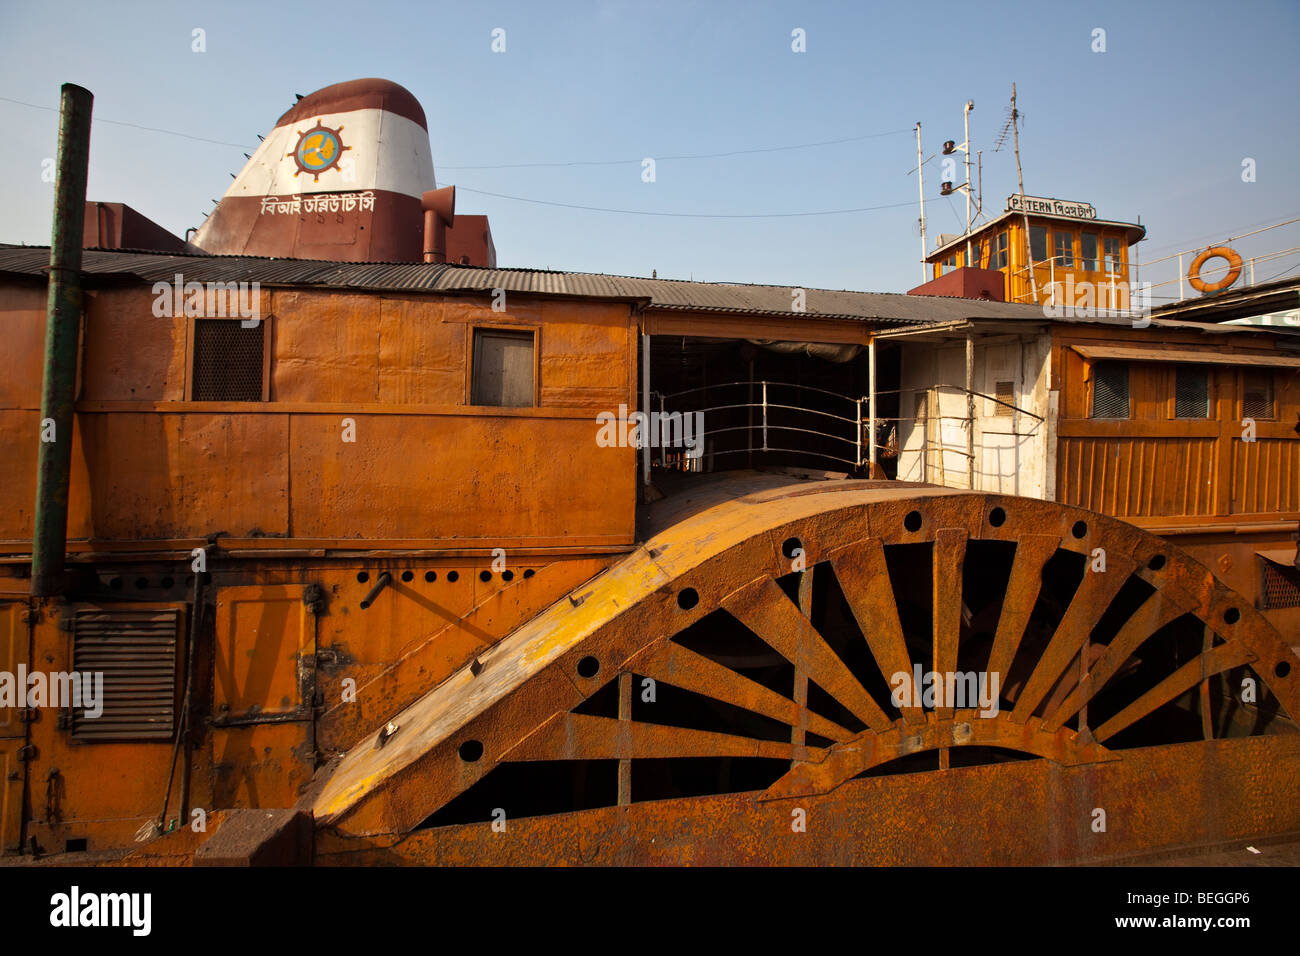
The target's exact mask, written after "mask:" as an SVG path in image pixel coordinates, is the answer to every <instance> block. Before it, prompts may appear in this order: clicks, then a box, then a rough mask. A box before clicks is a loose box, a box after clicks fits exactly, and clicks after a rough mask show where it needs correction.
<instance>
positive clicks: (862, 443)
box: [651, 380, 1046, 469]
mask: <svg viewBox="0 0 1300 956" xmlns="http://www.w3.org/2000/svg"><path fill="white" fill-rule="evenodd" d="M742 385H743V386H745V387H746V388H755V386H757V388H756V389H755V391H757V392H758V394H757V395H755V396H754V401H750V402H730V403H727V404H723V405H711V406H704V407H701V408H689V407H686V408H683V407H680V406H679V407H677V408H674V409H673V410H672V411H671V412H670V411H668V408H669V402H668V399H670V398H678V399H679V398H681V397H682V396H684V395H694V394H696V393H699V392H708V391H709V390H711V389H723V388H735V387H737V386H742ZM781 388H797V389H802V390H805V391H808V392H815V393H819V394H822V395H828V396H830V397H832V398H835V399H838V400H840V401H844V402H848V403H850V404H852V405H853V408H854V415H853V417H852V418H848V417H846V416H843V415H836V414H835V413H833V412H828V411H824V410H822V409H820V408H805V407H802V406H799V405H788V404H785V403H782V402H772V401H770V400H769V389H781ZM930 390H935V391H948V392H955V393H958V394H962V395H970V396H973V397H977V398H982V399H985V400H987V401H989V402H992V403H993V404H995V405H998V406H1001V407H1003V408H1009V409H1011V410H1012V411H1013V412H1015V413H1018V414H1020V415H1024V416H1027V417H1028V418H1031V419H1033V420H1034V421H1035V423H1036V424H1035V425H1034V426H1033V427H1032V428H1031V429H1030V430H1029V431H1027V432H1023V433H1021V432H1017V433H1016V434H1023V435H1024V436H1029V435H1032V434H1033V433H1034V432H1035V431H1037V428H1038V423H1042V422H1045V421H1046V418H1045V417H1044V416H1042V415H1039V414H1037V413H1036V412H1031V411H1029V410H1028V409H1025V408H1021V407H1020V406H1018V405H1016V404H1014V403H1012V402H1008V401H1005V400H1003V399H1001V398H998V397H997V396H995V395H988V394H986V393H984V392H979V391H976V390H974V389H967V388H966V387H964V386H961V385H951V384H948V383H943V382H940V383H934V384H929V385H921V386H909V387H905V388H897V389H883V390H880V391H877V392H876V395H877V396H880V395H902V394H903V393H904V392H908V393H915V392H920V391H925V392H929V391H930ZM651 395H652V396H656V397H657V399H658V411H659V413H660V414H661V415H669V414H690V413H694V412H700V413H702V414H704V415H705V416H706V421H707V418H708V415H709V413H711V412H728V411H729V412H737V411H746V410H748V411H756V412H757V415H752V416H751V417H750V420H749V421H748V422H746V423H744V424H740V425H723V427H720V428H718V427H715V428H709V427H704V428H703V429H702V430H701V432H700V433H699V435H700V438H701V440H703V438H705V437H709V438H716V437H717V436H719V435H724V434H727V433H734V432H744V433H746V434H748V435H750V436H751V441H750V443H749V445H748V447H743V448H722V449H715V448H710V449H709V450H708V454H709V455H710V456H715V455H716V456H721V455H734V454H738V453H741V452H743V453H745V454H749V455H752V454H755V453H760V454H762V453H773V452H775V453H779V454H791V455H810V456H813V457H815V458H825V459H830V460H833V461H838V462H843V463H844V464H847V465H851V466H853V467H855V468H860V467H862V466H863V465H864V464H865V463H866V460H867V459H868V457H869V454H870V450H871V449H872V448H873V447H874V448H876V449H885V448H888V447H890V446H889V445H884V444H881V443H880V442H879V441H877V439H876V435H875V434H874V430H873V429H871V428H870V427H869V426H870V425H871V424H872V422H874V423H875V424H876V426H879V425H880V424H882V423H885V422H896V423H899V424H901V423H902V422H905V421H910V422H918V421H922V420H928V419H932V420H935V421H958V422H965V423H966V427H968V428H969V427H972V425H973V422H972V421H971V418H970V416H969V415H942V414H936V415H929V414H927V415H925V416H923V418H918V417H916V416H903V415H898V416H882V415H876V416H875V417H874V418H871V417H870V416H864V414H863V411H864V405H868V404H869V403H870V398H869V397H861V398H851V397H849V396H846V395H841V394H839V393H837V392H832V391H830V390H828V389H824V388H818V387H816V386H813V385H801V384H797V383H794V382H771V381H767V380H763V381H755V382H740V381H737V382H715V383H713V384H711V385H702V386H697V387H694V388H688V389H682V390H681V391H678V392H672V393H663V392H652V393H651ZM674 404H675V403H674ZM776 411H781V412H789V413H794V414H805V415H816V416H819V417H820V418H829V419H832V420H834V421H836V422H843V423H844V424H845V425H848V426H852V428H853V437H852V438H849V437H847V436H846V435H843V434H833V433H832V432H829V431H823V430H821V429H819V428H803V427H800V426H799V425H796V424H783V423H782V421H781V420H777V421H773V420H772V412H776ZM782 418H783V419H784V418H786V416H782ZM787 420H788V419H787ZM846 431H847V429H846ZM869 431H870V432H872V433H871V434H864V432H869ZM776 432H781V433H797V434H801V435H811V436H813V437H814V438H818V439H825V440H828V441H834V442H840V443H843V444H846V445H853V446H854V450H855V457H854V458H851V459H850V458H845V457H843V456H840V455H835V454H831V453H829V452H827V451H821V450H814V449H811V448H804V449H795V448H785V447H779V446H776V445H773V444H771V443H770V434H769V433H776ZM760 436H761V438H760ZM756 438H757V439H759V440H757V441H756V440H754V439H756ZM932 444H933V443H932V442H931V441H930V440H929V437H928V435H927V436H926V437H925V440H924V447H925V449H926V450H929V448H931V447H932ZM937 444H938V447H939V448H941V449H942V450H943V451H944V452H949V451H950V452H953V453H954V454H957V455H961V456H964V457H968V458H973V457H975V456H973V455H971V454H970V453H968V452H966V451H965V450H964V449H958V448H952V447H948V446H947V445H946V444H945V443H944V442H943V441H942V440H940V441H939V442H938V443H937ZM697 460H698V458H696V459H690V458H688V457H687V456H683V455H680V454H678V453H676V452H674V453H673V454H672V455H670V454H669V451H668V449H667V448H661V450H660V454H659V465H660V467H663V468H668V467H677V468H685V469H693V468H695V467H698V465H697V464H696V462H697Z"/></svg>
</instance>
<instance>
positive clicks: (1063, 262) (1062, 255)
mask: <svg viewBox="0 0 1300 956" xmlns="http://www.w3.org/2000/svg"><path fill="white" fill-rule="evenodd" d="M1052 255H1053V256H1054V257H1055V258H1056V264H1057V265H1058V266H1064V267H1065V268H1070V267H1072V266H1073V265H1074V233H1072V232H1056V231H1053V232H1052Z"/></svg>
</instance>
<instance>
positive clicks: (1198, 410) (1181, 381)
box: [1174, 365, 1210, 418]
mask: <svg viewBox="0 0 1300 956" xmlns="http://www.w3.org/2000/svg"><path fill="white" fill-rule="evenodd" d="M1174 417H1175V418H1209V417H1210V373H1209V371H1208V370H1206V369H1205V368H1204V367H1203V366H1199V365H1179V366H1177V367H1176V369H1175V371H1174Z"/></svg>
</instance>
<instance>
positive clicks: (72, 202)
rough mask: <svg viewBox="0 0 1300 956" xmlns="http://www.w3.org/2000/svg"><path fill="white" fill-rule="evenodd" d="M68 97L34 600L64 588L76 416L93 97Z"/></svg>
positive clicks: (48, 318)
mask: <svg viewBox="0 0 1300 956" xmlns="http://www.w3.org/2000/svg"><path fill="white" fill-rule="evenodd" d="M62 94H63V96H62V104H61V109H60V113H59V166H58V175H57V178H56V179H55V182H54V228H53V233H52V235H51V238H50V278H49V296H48V299H47V302H46V308H45V372H44V379H43V381H42V385H41V421H40V432H39V440H40V451H39V458H38V463H37V473H36V532H35V536H34V538H33V540H32V596H33V597H49V596H51V595H54V594H58V593H59V592H60V591H61V589H62V585H63V582H64V561H65V559H66V557H67V553H66V552H67V548H68V476H69V474H70V472H71V469H72V413H73V403H74V402H75V401H76V386H77V345H78V338H79V336H80V332H81V234H82V227H83V224H84V221H85V217H86V175H87V169H88V166H89V163H90V110H91V105H92V103H93V102H94V97H93V96H92V95H91V93H90V91H89V90H85V89H82V88H81V87H80V86H74V85H73V84H71V83H65V84H63V90H62Z"/></svg>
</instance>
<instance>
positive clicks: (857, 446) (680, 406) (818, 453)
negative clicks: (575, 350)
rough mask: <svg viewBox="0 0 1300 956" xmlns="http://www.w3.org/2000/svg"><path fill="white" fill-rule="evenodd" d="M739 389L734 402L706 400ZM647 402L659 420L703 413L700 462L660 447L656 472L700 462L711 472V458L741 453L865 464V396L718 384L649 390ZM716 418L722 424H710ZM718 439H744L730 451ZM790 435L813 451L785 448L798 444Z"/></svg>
mask: <svg viewBox="0 0 1300 956" xmlns="http://www.w3.org/2000/svg"><path fill="white" fill-rule="evenodd" d="M740 389H743V390H744V393H743V394H742V395H738V396H736V398H735V399H730V398H728V397H724V399H723V400H722V401H716V400H712V401H711V400H710V399H709V397H708V396H709V394H710V393H716V392H718V391H721V390H732V392H733V394H734V392H735V391H736V390H740ZM802 393H815V394H817V395H819V396H824V398H822V400H821V402H820V404H822V405H823V406H830V407H831V408H835V407H837V405H840V404H841V403H842V406H843V407H842V411H843V414H836V413H835V412H833V411H827V410H826V408H824V407H823V408H813V407H809V405H807V404H800V403H798V402H799V397H798V396H799V395H800V394H802ZM792 395H793V397H791V396H792ZM686 396H701V397H702V399H703V400H701V401H696V400H691V399H687V398H686ZM651 403H652V405H653V406H655V409H654V410H656V411H658V412H659V413H660V415H661V416H662V415H671V414H674V413H682V414H685V413H688V412H703V413H704V430H703V433H702V436H703V437H702V440H703V441H704V442H705V445H704V449H703V452H702V456H701V458H695V459H691V458H690V457H689V456H687V455H686V454H685V452H684V451H683V450H681V449H673V448H666V447H663V446H661V447H660V448H659V449H658V451H659V456H658V457H659V466H660V467H661V468H670V469H675V470H680V471H697V470H704V469H705V467H706V463H704V462H703V461H702V458H707V459H708V463H709V467H708V470H712V469H711V462H712V460H713V459H714V458H718V457H722V456H726V455H745V456H747V457H748V458H749V459H750V460H751V462H752V460H753V458H754V456H755V455H794V456H798V457H803V456H811V457H814V458H821V459H826V460H829V461H834V462H838V463H840V464H843V465H848V466H850V467H852V468H860V467H862V465H863V463H864V461H865V450H864V444H863V431H864V429H865V428H866V427H867V424H868V419H866V418H864V416H863V408H864V407H865V406H866V404H867V398H865V397H861V398H851V397H849V396H845V395H841V394H839V393H838V392H832V391H828V390H827V389H824V388H817V387H816V386H813V385H800V384H796V383H793V382H772V381H758V382H721V383H716V384H711V385H702V386H699V387H697V388H688V389H684V390H682V391H680V392H668V393H664V392H651ZM719 420H721V422H722V424H721V425H718V424H712V425H711V424H710V423H711V422H713V423H717V422H718V421H719ZM834 423H841V425H842V426H843V427H839V428H837V427H836V426H835V424H834ZM723 435H731V436H735V438H737V439H739V438H741V436H742V435H743V440H738V441H735V443H734V447H730V446H731V444H732V443H731V442H730V441H727V440H723V441H721V442H720V441H719V438H720V436H723ZM792 436H808V438H810V439H811V440H805V441H804V444H805V446H812V447H803V448H792V447H790V446H791V445H793V444H798V439H797V438H796V439H794V440H792Z"/></svg>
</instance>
